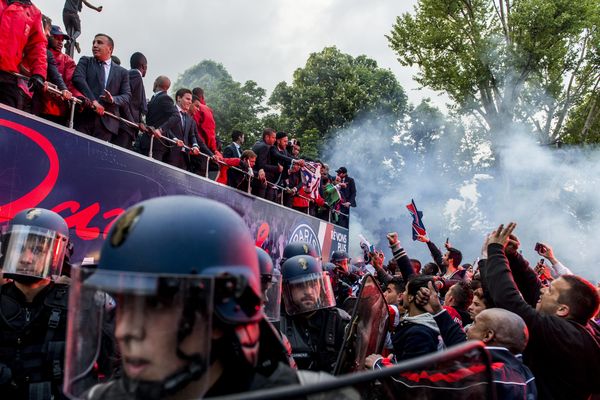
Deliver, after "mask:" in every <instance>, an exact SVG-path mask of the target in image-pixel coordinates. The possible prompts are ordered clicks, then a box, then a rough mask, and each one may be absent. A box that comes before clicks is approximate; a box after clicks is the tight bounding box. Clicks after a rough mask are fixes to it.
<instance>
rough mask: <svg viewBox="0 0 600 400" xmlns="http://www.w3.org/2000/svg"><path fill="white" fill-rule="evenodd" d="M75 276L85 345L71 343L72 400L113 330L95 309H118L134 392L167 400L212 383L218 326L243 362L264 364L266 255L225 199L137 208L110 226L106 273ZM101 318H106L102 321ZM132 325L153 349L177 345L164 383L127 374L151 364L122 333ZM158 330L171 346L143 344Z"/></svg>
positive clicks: (72, 324)
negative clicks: (133, 364)
mask: <svg viewBox="0 0 600 400" xmlns="http://www.w3.org/2000/svg"><path fill="white" fill-rule="evenodd" d="M76 272H77V273H76V274H73V275H74V276H73V283H72V293H73V294H72V296H71V301H72V304H73V305H74V309H73V310H72V313H71V314H72V317H71V316H70V318H69V321H68V323H69V332H72V334H73V335H74V337H77V338H79V339H78V340H77V341H76V342H77V343H68V344H67V351H66V362H67V366H68V368H67V374H66V375H65V392H66V393H67V394H68V395H69V396H70V397H78V396H80V395H82V394H83V393H85V391H86V390H89V387H86V386H85V384H84V381H83V380H82V379H81V377H82V376H85V374H86V371H89V370H90V369H92V368H93V365H94V364H95V363H96V361H97V359H96V358H97V349H98V348H100V347H99V346H100V343H99V342H98V341H99V340H100V338H101V335H99V334H96V335H91V334H90V333H89V332H90V330H93V329H95V330H98V332H101V331H102V329H104V327H105V326H106V323H103V322H102V315H105V314H106V312H105V311H104V312H102V311H98V312H96V313H94V312H90V309H92V308H94V306H96V307H97V308H100V309H106V308H110V307H112V308H116V315H117V318H116V324H115V325H116V327H115V337H116V339H117V342H118V344H119V350H120V351H121V353H123V370H124V374H123V379H124V381H125V382H131V381H133V382H134V383H133V384H131V385H129V386H128V387H129V388H132V390H135V392H134V393H132V395H136V396H138V397H144V396H145V395H146V394H147V393H150V392H152V393H154V395H156V393H159V394H160V396H163V397H168V396H170V395H173V394H174V393H177V391H179V390H181V388H183V387H185V386H186V385H188V384H189V383H190V382H191V381H198V380H201V379H206V373H205V372H206V371H207V368H208V366H209V363H210V359H211V357H213V356H211V355H210V354H209V351H211V352H213V353H214V351H215V350H214V348H213V350H209V349H210V346H211V342H213V344H214V340H213V339H212V338H213V333H212V331H211V330H210V329H211V327H212V326H214V325H218V326H219V327H220V329H221V331H223V335H224V336H223V337H224V338H227V340H233V341H235V342H233V343H232V342H229V347H230V348H233V349H237V350H235V352H236V356H239V357H240V360H242V361H243V362H247V363H249V364H252V363H253V362H255V361H256V358H257V352H258V346H257V343H258V340H259V335H260V330H259V329H258V323H259V321H260V320H261V319H262V318H263V314H262V312H261V306H262V304H261V303H262V296H261V286H260V274H259V265H258V258H257V256H256V250H255V246H254V243H253V240H252V238H251V235H250V232H249V231H248V229H247V228H246V225H245V223H244V221H243V219H242V218H241V217H240V216H239V215H237V214H236V213H235V212H234V211H233V210H232V209H231V208H229V207H227V206H225V205H223V204H221V203H218V202H215V201H213V200H209V199H205V198H200V197H192V196H165V197H160V198H154V199H151V200H146V201H143V202H141V203H138V204H136V205H134V206H132V207H131V208H129V209H128V210H127V211H126V212H125V213H124V214H123V215H121V216H120V217H119V219H118V220H117V221H116V222H115V224H114V225H113V227H112V228H111V230H110V232H109V234H108V237H107V239H106V241H105V242H104V244H103V246H102V249H101V252H100V261H99V263H98V267H97V268H95V269H87V268H80V269H78V271H76ZM103 299H104V300H103ZM108 305H111V306H110V307H109V306H108ZM161 310H163V311H162V314H160V313H161ZM155 314H160V315H162V316H163V319H162V320H161V321H162V323H157V322H156V317H155ZM120 315H121V317H119V316H120ZM213 315H214V316H215V318H212V317H213ZM93 316H98V320H97V321H96V322H95V323H94V322H93V321H92V319H93V318H92V317H93ZM169 318H171V319H169ZM167 320H168V321H169V322H164V321H167ZM133 325H135V326H133ZM132 326H133V327H132ZM128 329H131V330H132V332H133V331H135V332H138V331H141V330H144V331H145V332H146V333H147V334H146V335H143V337H142V336H140V337H139V338H137V339H136V340H140V343H142V344H140V346H143V345H144V344H145V345H147V346H149V347H148V348H147V349H150V351H152V350H153V349H155V348H160V347H161V345H162V347H163V348H164V347H168V350H169V353H168V356H169V357H171V359H167V358H165V359H164V360H162V362H164V363H165V365H163V366H162V367H161V369H160V371H161V372H160V374H161V375H160V376H159V377H157V376H156V375H153V376H152V378H148V377H147V376H144V375H143V374H141V373H139V371H138V372H135V373H132V371H136V370H135V368H134V369H131V368H129V369H128V365H127V360H128V359H131V358H132V357H133V358H134V359H135V357H142V358H148V357H146V356H144V355H143V354H142V355H139V354H133V355H132V354H127V351H129V350H127V346H125V345H124V344H123V343H124V339H123V337H126V336H127V332H128V331H127V330H128ZM156 331H160V332H163V333H162V334H161V335H162V336H161V337H167V338H170V339H169V340H170V341H169V342H167V344H164V343H151V344H150V343H144V342H143V340H146V339H145V337H146V336H149V335H148V333H149V332H156ZM165 332H166V333H165ZM133 337H134V335H133V334H131V335H130V340H133V339H132V338H133ZM219 340H222V339H219ZM169 343H171V344H169ZM172 346H175V347H176V348H175V349H172V348H171V347H172ZM140 348H141V347H140ZM184 349H185V350H184ZM190 349H193V350H190ZM232 351H233V350H232ZM165 357H167V356H165ZM236 362H237V361H236ZM182 365H183V366H182ZM138 370H139V369H138Z"/></svg>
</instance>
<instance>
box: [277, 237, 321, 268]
mask: <svg viewBox="0 0 600 400" xmlns="http://www.w3.org/2000/svg"><path fill="white" fill-rule="evenodd" d="M301 255H303V256H311V257H314V258H316V259H318V258H319V255H318V254H317V250H316V249H315V246H313V245H312V244H310V243H306V242H291V243H288V244H287V245H286V246H285V248H284V249H283V256H282V257H281V261H280V265H283V263H284V262H285V261H286V260H287V259H288V258H291V257H294V256H301Z"/></svg>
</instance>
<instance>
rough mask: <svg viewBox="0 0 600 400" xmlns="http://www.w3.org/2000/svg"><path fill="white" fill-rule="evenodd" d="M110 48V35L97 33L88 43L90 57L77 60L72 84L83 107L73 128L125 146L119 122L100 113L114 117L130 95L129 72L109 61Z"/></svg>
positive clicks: (112, 45)
mask: <svg viewBox="0 0 600 400" xmlns="http://www.w3.org/2000/svg"><path fill="white" fill-rule="evenodd" d="M114 47H115V44H114V42H113V40H112V38H111V37H110V36H108V35H106V34H104V33H99V34H97V35H96V36H95V37H94V42H93V44H92V54H93V57H87V56H84V57H81V58H80V59H79V63H78V64H77V68H76V69H75V73H74V74H73V84H74V85H75V87H76V88H77V89H78V90H79V91H80V92H81V93H83V95H84V96H85V97H84V98H83V100H84V103H85V106H86V107H85V108H84V110H83V112H81V113H80V114H79V115H78V116H77V118H76V119H75V128H76V129H77V130H78V131H80V132H83V133H87V134H88V135H91V136H94V137H96V138H98V139H100V140H104V141H107V142H108V141H110V142H112V143H114V144H116V145H118V146H122V147H126V140H128V139H129V135H127V134H125V133H123V132H122V133H121V135H124V136H126V137H120V136H121V135H119V121H118V120H116V119H114V118H110V117H108V116H104V113H105V112H106V111H108V112H110V113H112V114H115V115H117V116H118V115H119V108H120V107H122V106H124V105H126V104H129V101H130V98H131V87H130V86H129V72H128V71H127V70H126V69H125V68H123V67H121V66H120V65H117V64H115V63H113V62H112V60H111V56H112V53H113V49H114Z"/></svg>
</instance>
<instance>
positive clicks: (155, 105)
mask: <svg viewBox="0 0 600 400" xmlns="http://www.w3.org/2000/svg"><path fill="white" fill-rule="evenodd" d="M170 87H171V80H170V79H169V78H168V77H166V76H164V75H160V76H159V77H158V78H156V80H155V81H154V86H153V92H154V95H153V96H152V98H151V99H150V101H149V102H148V114H146V125H148V126H152V127H154V128H158V127H159V126H161V125H163V124H164V123H165V122H167V121H168V120H169V118H171V116H173V115H177V107H175V101H174V100H173V98H172V97H171V96H169V94H168V91H169V88H170ZM139 149H140V152H141V153H142V154H144V155H149V154H148V152H149V151H150V135H149V134H145V135H142V136H141V138H140V141H139ZM168 152H169V148H168V147H166V146H165V145H163V144H162V143H161V142H160V140H157V139H156V138H155V139H154V145H153V146H152V158H154V159H156V160H160V161H166V154H168Z"/></svg>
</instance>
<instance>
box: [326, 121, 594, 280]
mask: <svg viewBox="0 0 600 400" xmlns="http://www.w3.org/2000/svg"><path fill="white" fill-rule="evenodd" d="M443 131H444V134H440V135H437V136H436V135H433V136H432V137H431V138H430V139H431V141H430V142H428V143H426V145H423V144H422V143H416V141H415V140H414V138H413V137H411V135H410V134H409V132H408V130H407V129H406V128H403V129H400V128H390V125H389V124H387V123H386V121H382V120H375V121H373V120H370V119H362V120H359V121H356V122H355V123H354V124H352V126H350V127H348V128H346V129H343V130H340V131H338V132H336V133H335V134H334V136H333V139H332V140H330V141H329V143H328V145H327V147H326V148H325V149H324V153H325V155H326V156H325V160H326V161H327V162H328V163H329V165H330V166H331V168H332V170H335V169H337V167H339V166H342V165H343V166H346V167H347V168H348V173H349V175H350V176H351V177H353V178H355V180H356V186H357V205H358V207H357V208H353V209H351V223H350V252H351V254H350V255H351V256H352V257H357V256H359V255H360V254H361V251H360V248H359V245H358V243H359V241H358V237H357V235H358V234H359V233H360V234H363V235H364V236H365V237H366V238H367V239H368V240H369V241H371V242H372V243H373V244H375V246H376V247H378V248H380V249H384V251H385V252H386V257H387V259H389V257H390V256H391V253H390V251H389V248H388V246H387V240H386V233H387V232H390V231H397V232H398V233H399V237H400V240H401V242H402V244H403V246H404V247H405V248H406V250H407V252H408V255H409V257H411V258H417V259H419V260H421V262H422V263H425V262H429V261H430V260H431V256H430V254H429V251H428V249H427V246H426V245H425V244H424V243H420V242H413V241H412V235H411V221H412V219H411V217H410V214H409V213H408V210H406V207H405V206H406V205H407V204H408V203H410V200H411V199H414V200H415V203H416V205H417V207H418V208H419V210H421V211H423V213H424V216H423V221H424V223H425V226H426V228H427V231H428V234H429V237H430V239H431V240H432V241H433V242H434V243H436V245H437V246H438V247H439V248H440V249H442V251H443V245H444V241H445V240H446V238H449V239H450V243H451V244H452V245H453V246H454V247H456V248H458V249H460V250H461V251H462V253H463V263H472V262H474V261H475V260H476V259H477V257H479V255H480V252H481V246H482V243H483V240H484V237H485V235H487V234H488V233H490V232H491V231H492V230H493V229H495V228H496V227H497V226H498V225H499V224H501V223H504V224H506V223H508V222H510V221H515V222H516V223H517V224H518V225H517V229H516V230H515V234H516V235H517V236H518V237H519V239H520V241H521V250H522V252H523V255H524V256H525V258H526V259H527V260H528V261H529V262H530V263H531V264H533V265H535V263H536V262H537V261H538V260H539V259H540V256H539V255H538V254H537V253H536V252H534V250H533V248H534V246H535V243H536V242H543V243H546V244H549V245H550V246H551V247H552V248H553V249H554V253H555V256H556V258H558V259H559V260H560V261H561V262H562V263H563V264H564V265H565V266H567V267H569V268H570V269H571V270H572V271H573V272H574V273H575V274H578V275H581V276H583V277H584V278H586V279H589V280H591V281H593V282H597V281H598V280H600V268H599V267H598V262H599V260H600V245H599V244H598V234H599V233H600V213H599V211H600V162H599V161H600V160H599V158H600V153H599V152H598V151H594V150H592V149H585V148H562V149H557V148H549V147H544V146H541V145H539V144H538V143H536V142H535V141H534V140H533V139H532V138H531V136H530V135H527V134H516V133H515V134H512V135H505V136H504V137H503V138H502V140H501V141H499V142H497V143H495V145H494V150H495V151H494V152H493V153H492V151H491V144H490V142H489V140H488V139H487V138H485V137H483V138H478V136H477V135H475V134H472V133H469V132H470V130H469V128H467V131H466V132H465V131H464V130H462V129H461V128H448V127H446V128H445V129H443ZM398 132H399V133H398Z"/></svg>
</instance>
